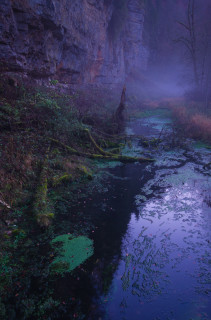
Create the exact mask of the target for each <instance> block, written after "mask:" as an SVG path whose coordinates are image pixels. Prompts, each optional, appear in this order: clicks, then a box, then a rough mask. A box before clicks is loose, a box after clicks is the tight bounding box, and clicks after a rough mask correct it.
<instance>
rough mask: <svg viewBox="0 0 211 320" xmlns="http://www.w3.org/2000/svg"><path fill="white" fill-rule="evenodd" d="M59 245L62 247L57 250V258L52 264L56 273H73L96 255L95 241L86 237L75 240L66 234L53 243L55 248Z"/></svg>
mask: <svg viewBox="0 0 211 320" xmlns="http://www.w3.org/2000/svg"><path fill="white" fill-rule="evenodd" d="M58 243H60V244H61V245H60V246H59V247H56V248H55V252H56V257H55V258H54V260H53V262H52V264H51V267H52V271H53V272H54V273H64V272H71V271H73V270H74V269H75V268H77V267H78V266H79V265H80V264H82V263H83V262H84V261H86V260H87V259H88V258H89V257H91V256H92V255H93V253H94V249H93V240H91V239H89V238H87V237H85V236H79V237H77V238H73V236H72V235H68V234H64V235H60V236H58V237H56V238H55V239H53V240H52V241H51V244H52V245H53V246H54V245H55V244H58Z"/></svg>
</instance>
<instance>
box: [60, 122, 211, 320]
mask: <svg viewBox="0 0 211 320" xmlns="http://www.w3.org/2000/svg"><path fill="white" fill-rule="evenodd" d="M165 123H169V120H168V119H166V120H163V119H160V118H159V117H155V118H152V117H151V118H149V119H145V120H144V121H143V120H142V121H141V120H138V121H133V122H132V123H131V124H129V127H128V129H127V132H128V133H130V134H131V133H136V134H141V133H143V131H145V132H147V134H148V137H150V136H151V137H153V136H155V137H156V136H158V135H159V132H160V130H161V127H162V126H163V125H164V124H165ZM146 128H147V130H148V131H147V130H146ZM128 152H129V153H133V154H139V153H143V152H145V153H148V154H149V153H151V154H152V155H153V157H154V158H155V159H156V161H155V163H152V164H127V165H120V166H117V167H115V168H113V169H110V170H109V172H110V175H111V176H110V178H109V179H108V182H107V184H108V185H107V187H108V192H106V193H104V194H101V195H99V196H98V197H97V198H95V199H94V200H92V201H89V202H88V203H87V204H86V208H84V213H85V212H86V211H87V210H88V211H90V210H93V211H95V212H97V215H96V218H95V222H94V224H95V226H96V228H95V229H94V230H93V233H92V234H93V239H94V244H95V254H94V256H93V257H92V258H91V259H89V261H88V262H87V264H86V268H85V271H84V272H83V273H80V277H78V278H77V280H78V281H77V284H76V288H75V296H76V297H77V299H80V300H81V308H82V310H83V312H84V314H86V317H85V318H86V319H99V320H100V319H101V320H103V319H109V320H119V319H134V320H136V319H137V320H138V319H142V320H152V319H157V320H158V319H162V320H167V319H171V320H190V319H192V320H199V319H200V320H202V319H203V320H205V319H206V320H210V319H211V250H210V249H211V192H210V191H211V173H210V171H209V170H208V169H207V168H206V167H204V165H205V164H206V163H208V162H209V161H210V155H211V150H209V149H206V148H205V147H203V146H200V148H199V149H197V148H195V147H194V143H193V142H192V141H188V142H187V146H186V147H181V148H177V149H176V148H169V149H167V150H166V149H165V148H164V149H163V148H161V147H158V148H157V149H151V150H150V151H149V150H145V149H143V148H142V147H140V145H139V141H138V140H137V141H133V149H132V151H131V149H129V148H128V149H127V148H126V149H125V153H128ZM69 281H71V280H69ZM69 285H70V283H69V282H68V280H67V279H64V280H63V282H61V283H60V286H61V288H60V290H62V291H63V292H66V295H68V286H69ZM67 318H68V316H67ZM76 318H77V314H76Z"/></svg>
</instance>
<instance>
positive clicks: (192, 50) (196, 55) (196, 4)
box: [176, 0, 211, 106]
mask: <svg viewBox="0 0 211 320" xmlns="http://www.w3.org/2000/svg"><path fill="white" fill-rule="evenodd" d="M210 14H211V7H210V5H209V2H208V1H206V0H205V1H203V3H202V2H201V1H196V0H188V6H187V10H186V20H185V21H184V22H183V21H177V22H178V24H179V25H180V26H181V28H182V29H181V30H182V31H181V35H180V36H178V38H177V39H176V42H177V43H181V44H182V45H183V46H184V48H185V50H186V52H187V54H188V56H189V58H190V62H191V65H192V70H193V76H194V82H195V89H197V92H198V93H200V97H201V99H203V100H204V102H205V104H206V106H207V105H208V100H209V96H210V94H211V88H210V85H211V76H210V72H211V22H210Z"/></svg>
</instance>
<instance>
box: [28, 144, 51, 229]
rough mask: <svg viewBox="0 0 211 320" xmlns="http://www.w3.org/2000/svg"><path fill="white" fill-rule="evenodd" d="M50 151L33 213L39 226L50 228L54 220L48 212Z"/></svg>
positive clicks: (40, 180) (42, 173) (41, 173)
mask: <svg viewBox="0 0 211 320" xmlns="http://www.w3.org/2000/svg"><path fill="white" fill-rule="evenodd" d="M49 149H50V148H48V150H47V153H46V157H45V160H44V162H43V165H42V168H41V172H40V177H39V182H38V185H37V188H36V190H35V197H34V203H33V211H34V214H35V217H36V220H37V222H38V224H39V225H40V226H41V227H48V226H49V225H50V224H51V222H52V219H53V218H54V214H53V213H50V212H49V211H48V199H47V193H48V179H47V171H48V156H49Z"/></svg>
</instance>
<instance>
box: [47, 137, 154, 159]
mask: <svg viewBox="0 0 211 320" xmlns="http://www.w3.org/2000/svg"><path fill="white" fill-rule="evenodd" d="M50 140H51V141H52V142H54V143H56V144H58V145H60V146H61V147H63V148H64V149H65V150H66V151H68V152H69V153H71V154H75V155H77V156H81V157H86V158H90V159H103V160H109V161H120V162H152V161H154V159H149V158H144V157H138V158H137V157H129V156H123V155H117V154H112V153H111V154H109V155H108V154H107V155H103V154H93V153H86V152H80V151H78V150H75V149H73V148H71V147H69V146H67V145H66V144H64V143H62V142H60V141H59V140H56V139H52V138H50Z"/></svg>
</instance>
